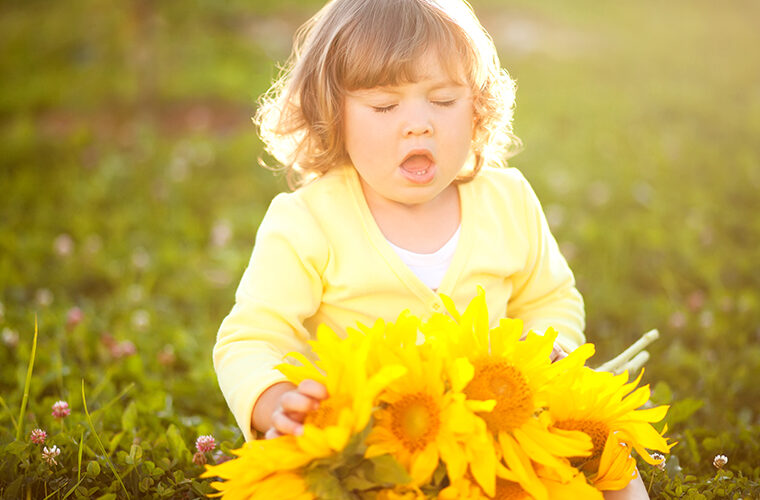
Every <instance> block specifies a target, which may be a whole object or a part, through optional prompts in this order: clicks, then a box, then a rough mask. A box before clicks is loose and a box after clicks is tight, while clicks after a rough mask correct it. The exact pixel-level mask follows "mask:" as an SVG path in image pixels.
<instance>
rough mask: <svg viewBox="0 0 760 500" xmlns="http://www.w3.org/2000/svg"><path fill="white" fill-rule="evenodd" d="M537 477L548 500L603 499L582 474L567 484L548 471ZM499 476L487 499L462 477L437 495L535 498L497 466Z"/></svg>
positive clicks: (456, 499) (466, 499) (460, 499)
mask: <svg viewBox="0 0 760 500" xmlns="http://www.w3.org/2000/svg"><path fill="white" fill-rule="evenodd" d="M537 475H538V478H539V480H540V481H541V483H542V484H543V485H544V487H545V488H546V490H547V493H548V495H549V498H583V499H585V500H603V495H602V493H601V492H600V491H599V490H598V489H596V488H594V487H593V486H591V485H590V484H588V482H587V481H586V478H585V476H584V475H583V474H576V475H575V476H574V477H573V478H572V479H570V480H569V481H567V482H562V481H560V480H559V478H558V477H557V476H556V474H554V473H553V471H552V470H551V469H547V468H545V467H538V469H537ZM499 476H505V477H498V478H497V479H496V491H495V492H494V494H493V495H490V496H486V494H485V492H483V490H482V489H481V488H480V487H479V486H478V485H477V484H476V483H474V482H473V481H471V478H468V477H464V478H462V479H460V480H459V481H456V482H452V483H451V484H450V485H449V486H448V487H446V488H444V489H443V490H442V491H441V492H440V493H439V495H438V499H439V500H532V499H533V498H534V497H533V496H532V495H531V494H530V493H528V492H527V491H526V490H525V488H523V487H522V486H521V485H520V483H518V482H517V481H514V480H511V479H506V478H512V479H515V476H514V474H513V473H511V472H510V471H508V470H506V469H504V468H503V467H499Z"/></svg>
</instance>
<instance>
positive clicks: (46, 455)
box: [42, 445, 61, 465]
mask: <svg viewBox="0 0 760 500" xmlns="http://www.w3.org/2000/svg"><path fill="white" fill-rule="evenodd" d="M60 454H61V450H60V448H58V447H57V446H56V445H53V446H52V447H51V448H48V447H47V446H45V447H44V448H43V449H42V459H43V460H44V461H45V462H47V463H48V465H57V464H58V462H56V461H55V457H57V456H58V455H60Z"/></svg>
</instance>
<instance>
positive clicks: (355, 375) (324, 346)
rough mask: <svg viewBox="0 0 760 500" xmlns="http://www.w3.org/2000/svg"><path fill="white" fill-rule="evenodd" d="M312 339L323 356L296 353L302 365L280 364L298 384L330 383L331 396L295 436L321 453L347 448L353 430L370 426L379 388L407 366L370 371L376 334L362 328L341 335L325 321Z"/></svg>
mask: <svg viewBox="0 0 760 500" xmlns="http://www.w3.org/2000/svg"><path fill="white" fill-rule="evenodd" d="M378 324H379V325H381V324H382V321H379V322H378ZM309 344H310V345H311V347H312V351H313V352H314V354H315V355H316V356H317V357H318V361H315V362H312V361H310V360H308V359H307V358H306V357H305V356H304V355H303V354H300V353H291V354H290V355H289V356H290V357H292V358H294V359H296V360H297V361H300V362H301V366H295V365H292V364H287V363H285V364H281V365H279V366H278V367H277V368H278V369H279V370H280V371H281V372H282V373H284V374H285V375H286V376H287V377H288V379H290V381H291V382H293V383H294V384H299V383H300V382H301V381H303V380H305V379H313V380H316V381H317V382H320V383H322V384H324V385H325V387H326V388H327V393H328V397H327V399H325V400H324V401H321V402H320V404H319V408H318V409H317V410H315V411H313V412H310V413H309V414H308V415H307V416H306V420H305V422H304V432H303V434H302V435H300V436H297V437H296V438H295V439H296V441H297V443H298V445H299V446H300V447H301V449H302V450H304V452H306V453H308V454H309V455H310V456H311V457H312V458H321V457H326V456H328V455H331V454H332V453H335V452H339V451H341V450H342V449H343V448H344V447H345V446H346V444H347V443H348V440H349V439H350V438H351V436H352V435H354V434H356V433H358V432H360V431H362V430H363V429H364V428H365V427H366V426H367V424H368V422H369V419H370V417H371V415H372V410H373V408H374V406H375V399H376V397H377V395H378V393H379V392H380V391H381V390H382V389H383V388H384V387H385V386H387V385H388V384H389V383H390V382H391V381H393V380H395V379H397V378H399V377H400V376H401V375H403V374H404V373H405V372H406V368H405V367H403V366H401V365H399V364H386V365H385V366H382V367H378V368H377V370H369V369H368V357H369V355H370V352H371V350H372V348H373V345H372V338H371V337H370V336H368V335H366V334H364V333H363V332H362V331H360V330H356V329H348V330H347V333H346V337H345V338H340V337H339V336H338V335H337V334H336V333H335V332H334V331H332V330H331V329H330V328H328V327H327V326H325V325H320V327H319V329H318V330H317V339H316V340H315V341H310V342H309Z"/></svg>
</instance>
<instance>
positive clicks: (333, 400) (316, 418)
mask: <svg viewBox="0 0 760 500" xmlns="http://www.w3.org/2000/svg"><path fill="white" fill-rule="evenodd" d="M350 404H351V401H350V399H349V398H348V397H346V396H343V395H339V396H330V397H329V398H327V399H325V400H323V401H320V402H319V408H317V409H316V410H312V411H310V412H309V413H308V414H306V420H305V421H304V423H306V424H311V425H313V426H315V427H318V428H319V429H324V428H325V427H328V426H331V425H337V424H338V417H339V416H340V410H342V409H343V408H346V407H347V406H349V405H350Z"/></svg>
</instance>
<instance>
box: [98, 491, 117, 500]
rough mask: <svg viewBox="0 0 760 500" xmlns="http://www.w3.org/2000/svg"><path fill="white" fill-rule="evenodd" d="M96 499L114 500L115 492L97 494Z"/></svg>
mask: <svg viewBox="0 0 760 500" xmlns="http://www.w3.org/2000/svg"><path fill="white" fill-rule="evenodd" d="M96 500H116V493H106V494H105V495H101V496H99V497H98V498H97V499H96Z"/></svg>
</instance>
